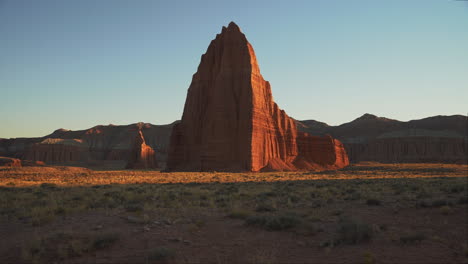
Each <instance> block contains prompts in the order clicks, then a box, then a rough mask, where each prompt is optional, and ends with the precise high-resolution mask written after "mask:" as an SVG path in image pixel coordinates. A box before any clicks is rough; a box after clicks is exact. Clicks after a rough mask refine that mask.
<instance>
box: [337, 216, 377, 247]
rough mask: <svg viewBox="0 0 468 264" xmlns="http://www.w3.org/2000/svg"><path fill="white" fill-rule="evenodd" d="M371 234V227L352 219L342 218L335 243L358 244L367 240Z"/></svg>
mask: <svg viewBox="0 0 468 264" xmlns="http://www.w3.org/2000/svg"><path fill="white" fill-rule="evenodd" d="M372 235H373V231H372V227H371V226H370V225H368V224H366V223H363V222H360V221H357V220H354V219H342V220H341V221H340V223H339V225H338V230H337V237H336V239H335V241H334V242H335V244H341V243H344V244H358V243H362V242H368V241H370V240H371V238H372Z"/></svg>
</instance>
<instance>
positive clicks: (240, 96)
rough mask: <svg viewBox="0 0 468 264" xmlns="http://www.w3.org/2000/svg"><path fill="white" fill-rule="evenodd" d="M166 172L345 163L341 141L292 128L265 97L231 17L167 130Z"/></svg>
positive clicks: (317, 166) (246, 45) (255, 65)
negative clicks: (176, 119) (179, 115)
mask: <svg viewBox="0 0 468 264" xmlns="http://www.w3.org/2000/svg"><path fill="white" fill-rule="evenodd" d="M168 154H169V156H168V161H167V170H169V171H253V172H256V171H293V170H323V169H339V168H342V167H345V166H347V165H348V164H349V161H348V157H347V155H346V152H345V149H344V147H343V144H341V142H340V141H338V140H336V139H333V138H331V137H330V136H325V137H317V136H312V135H309V134H307V133H304V132H298V131H297V129H296V124H295V121H294V120H293V119H292V118H290V117H289V116H288V115H287V114H286V113H285V112H284V111H283V110H281V109H280V108H279V107H278V105H277V104H276V103H275V102H274V101H273V96H272V93H271V87H270V83H269V82H268V81H265V80H264V79H263V77H262V75H261V74H260V69H259V66H258V63H257V59H256V56H255V52H254V50H253V48H252V46H251V45H250V43H249V42H248V41H247V39H246V37H245V35H244V34H243V33H242V32H241V30H240V28H239V27H238V26H237V25H236V24H235V23H234V22H231V23H230V24H229V26H228V27H227V28H226V27H223V29H222V32H221V33H220V34H217V35H216V38H215V39H214V40H212V41H211V43H210V45H209V47H208V50H207V51H206V53H205V54H203V55H202V57H201V62H200V65H199V66H198V70H197V72H196V73H195V74H194V75H193V78H192V83H191V84H190V87H189V89H188V93H187V99H186V102H185V107H184V112H183V115H182V120H181V122H180V123H178V124H176V125H175V126H174V128H173V130H172V135H171V139H170V148H169V153H168Z"/></svg>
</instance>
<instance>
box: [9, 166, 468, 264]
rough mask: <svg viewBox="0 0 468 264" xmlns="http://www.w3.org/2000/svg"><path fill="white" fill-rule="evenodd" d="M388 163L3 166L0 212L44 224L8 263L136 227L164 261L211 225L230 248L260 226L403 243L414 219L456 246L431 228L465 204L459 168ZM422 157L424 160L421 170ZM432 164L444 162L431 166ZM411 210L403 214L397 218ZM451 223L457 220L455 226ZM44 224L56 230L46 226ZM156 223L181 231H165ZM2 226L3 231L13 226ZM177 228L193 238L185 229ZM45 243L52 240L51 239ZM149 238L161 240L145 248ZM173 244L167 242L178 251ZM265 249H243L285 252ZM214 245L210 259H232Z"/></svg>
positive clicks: (90, 244)
mask: <svg viewBox="0 0 468 264" xmlns="http://www.w3.org/2000/svg"><path fill="white" fill-rule="evenodd" d="M395 166H396V165H391V164H385V165H384V164H379V165H378V166H376V167H379V168H378V169H375V168H374V167H372V166H371V165H369V164H367V165H366V166H361V165H356V166H353V167H351V168H347V169H344V170H339V171H335V172H327V173H316V172H281V173H224V172H215V173H212V172H210V173H202V172H201V173H178V172H177V173H163V172H156V171H89V170H86V169H81V168H63V169H59V167H41V168H40V169H41V170H38V169H35V168H34V167H25V168H12V169H10V168H9V169H0V221H1V222H3V224H4V225H10V223H13V224H17V225H22V226H23V227H24V228H29V229H34V230H43V231H41V232H39V233H37V234H36V233H35V235H34V237H33V238H31V239H29V240H27V243H26V242H17V243H20V244H21V245H22V249H21V254H18V255H21V256H22V258H21V259H16V260H17V261H13V262H28V263H29V262H31V263H35V262H36V263H37V262H39V263H50V262H52V263H53V262H66V261H64V260H67V259H70V258H78V259H79V260H81V258H87V257H90V256H93V255H94V254H99V253H100V252H117V251H118V250H121V249H122V247H120V244H126V243H128V240H129V237H130V238H131V237H133V236H138V237H140V236H141V237H142V240H140V239H139V240H138V242H134V243H143V242H140V241H146V239H150V240H157V242H156V243H155V242H153V243H150V244H148V245H146V244H143V245H141V244H140V247H144V251H143V252H146V253H141V255H143V257H144V256H146V259H147V260H148V262H149V263H151V262H167V261H172V260H173V259H174V260H175V261H176V262H179V261H180V262H184V261H187V260H186V259H184V257H185V254H186V252H185V251H184V249H188V248H191V247H192V245H197V246H199V245H200V244H201V245H205V244H206V243H211V242H206V241H205V240H202V241H200V240H199V241H195V242H194V241H193V240H197V239H198V238H202V237H204V236H205V234H206V233H209V232H222V233H219V234H217V235H216V236H214V235H212V236H210V237H209V241H211V240H213V239H214V240H216V239H227V238H229V239H231V237H237V240H235V241H234V240H233V241H232V245H231V246H232V247H236V246H238V245H243V243H253V242H251V241H250V242H249V241H248V240H246V242H244V240H242V239H240V238H239V236H250V234H251V233H252V236H256V235H258V234H259V233H260V234H267V235H268V236H271V237H270V238H269V239H270V240H271V239H272V240H274V239H278V237H281V238H285V237H288V236H291V237H292V236H293V237H294V241H293V242H291V241H290V243H293V245H295V243H297V247H298V248H300V247H308V248H310V249H311V250H319V251H320V252H328V251H329V250H334V249H333V248H335V247H349V246H350V245H352V247H357V248H362V247H364V245H361V244H365V243H373V244H374V243H377V244H378V243H381V241H387V242H389V241H392V243H395V244H401V245H411V244H415V243H419V242H421V241H424V240H426V235H425V234H424V233H421V232H415V233H412V232H410V233H406V232H405V231H406V230H412V228H413V227H414V226H415V223H418V221H419V222H423V223H425V225H427V228H431V227H435V228H434V230H435V231H434V233H432V232H431V233H430V234H428V235H430V237H431V238H432V237H437V240H436V239H431V240H430V241H431V242H433V243H444V244H449V245H455V246H453V247H455V249H454V250H457V252H463V248H462V246H461V245H462V243H460V242H459V240H454V238H453V237H452V236H454V234H453V233H450V234H449V233H445V232H442V231H439V230H443V229H440V228H437V227H440V226H438V225H440V224H441V223H447V224H449V225H450V226H451V225H452V223H459V222H461V218H463V219H465V218H464V217H466V214H463V213H461V212H464V211H465V210H466V206H467V201H468V198H467V197H468V188H466V187H465V185H466V180H467V177H466V173H467V172H468V167H467V166H459V165H431V164H429V165H428V164H424V165H419V164H418V165H413V164H408V165H401V164H400V165H398V166H399V169H398V170H397V169H395ZM405 166H406V169H405ZM424 166H427V168H428V169H423V168H424ZM436 166H445V167H446V168H450V170H436V171H438V173H433V172H431V168H434V169H435V168H436ZM353 168H354V169H353ZM42 169H44V170H43V171H42ZM331 177H332V178H331ZM94 215H101V216H102V215H105V216H106V217H108V218H105V219H111V220H110V221H112V223H113V224H118V225H120V226H121V227H122V228H125V230H124V231H125V232H122V233H116V232H115V231H111V230H110V229H109V226H108V224H107V223H106V222H93V221H94V220H93V219H94V218H93V217H94ZM381 216H384V218H381ZM423 216H424V217H425V218H423ZM77 217H78V218H80V219H81V218H83V217H85V218H86V219H88V221H90V223H91V224H90V225H89V226H88V225H83V226H86V227H85V230H80V231H82V232H76V231H75V230H73V229H65V228H66V226H67V225H68V224H69V223H70V221H72V219H75V218H77ZM358 219H359V220H358ZM393 219H397V221H396V222H393ZM428 219H430V220H431V221H429V220H428ZM408 220H410V221H409V222H411V224H410V223H408V224H406V221H408ZM413 220H414V222H413ZM77 221H78V220H77ZM96 221H97V220H96ZM113 224H110V225H113ZM229 225H232V226H231V227H234V228H236V229H235V230H236V231H235V233H234V234H232V233H230V232H231V230H230V229H229ZM444 225H445V224H444ZM456 228H459V229H461V230H466V229H463V227H461V226H460V225H457V226H456ZM51 229H52V230H56V231H57V232H56V233H53V234H50V230H51ZM81 229H83V227H81ZM113 230H115V229H113ZM165 230H172V232H178V233H179V235H174V238H171V237H169V238H171V240H170V241H169V240H166V237H165V236H167V234H165V232H166V231H165ZM174 230H176V231H174ZM424 230H426V229H424ZM265 231H271V232H265ZM278 231H280V232H278ZM153 232H154V233H153ZM244 232H245V233H244ZM262 232H263V233H262ZM59 233H62V234H59ZM459 233H460V234H462V233H463V232H459ZM145 234H148V235H146V236H145ZM0 235H2V237H6V239H9V236H10V235H9V234H5V235H3V234H0ZM185 235H187V236H192V237H190V238H185V237H184V236H185ZM458 235H459V234H458V233H457V234H455V236H458ZM180 236H182V237H180ZM143 238H144V239H143ZM158 239H159V240H158ZM130 240H131V239H130ZM171 241H177V242H176V243H175V242H171ZM49 243H54V244H58V245H59V246H57V247H51V246H49ZM212 243H216V242H212ZM457 243H458V244H457ZM221 244H222V243H221ZM155 245H158V247H156V248H154V246H155ZM456 245H460V246H456ZM215 246H217V245H215ZM318 246H320V247H322V249H321V248H320V247H318ZM374 246H375V245H373V247H374ZM292 247H294V246H292ZM151 248H154V249H151ZM170 248H175V249H176V250H177V254H174V252H175V249H170ZM376 248H378V246H376ZM401 248H408V247H401ZM163 249H166V251H165V250H163ZM142 250H143V248H142ZM179 251H181V252H179ZM270 251H271V252H270ZM270 251H265V250H264V249H263V248H258V250H257V249H256V250H255V251H254V252H253V251H249V253H248V254H245V256H242V258H241V260H242V261H241V262H247V261H253V260H264V262H266V263H267V262H270V263H274V262H276V261H283V260H284V259H283V258H282V255H281V253H278V252H276V251H275V250H270ZM158 252H159V253H158ZM183 252H185V253H183ZM363 252H364V251H359V252H357V253H356V256H355V257H356V258H355V259H357V260H361V261H364V262H367V263H373V262H376V259H375V257H374V256H373V255H372V254H370V253H369V254H370V255H369V254H368V255H365V256H364V260H363V254H364V253H363ZM0 253H2V252H0ZM276 253H278V254H276ZM139 254H140V253H139ZM145 254H146V255H145ZM219 254H220V255H219V256H216V257H215V258H212V259H210V260H211V261H213V262H216V261H218V260H226V261H227V262H228V261H229V260H230V258H229V257H226V256H225V255H222V254H221V253H219ZM314 254H319V253H317V252H315V253H314ZM179 258H180V259H179ZM1 259H2V258H1V257H0V260H1ZM79 260H78V261H77V262H80V261H79ZM198 260H200V261H201V262H202V261H206V260H205V259H203V258H200V259H197V261H198ZM10 262H12V261H10Z"/></svg>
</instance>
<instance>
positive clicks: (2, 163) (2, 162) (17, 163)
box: [0, 157, 21, 168]
mask: <svg viewBox="0 0 468 264" xmlns="http://www.w3.org/2000/svg"><path fill="white" fill-rule="evenodd" d="M0 167H10V168H15V167H21V160H19V159H15V158H9V157H0Z"/></svg>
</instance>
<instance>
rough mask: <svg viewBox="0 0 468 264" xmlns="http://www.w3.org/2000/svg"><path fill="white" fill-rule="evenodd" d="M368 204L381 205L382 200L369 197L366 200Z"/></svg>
mask: <svg viewBox="0 0 468 264" xmlns="http://www.w3.org/2000/svg"><path fill="white" fill-rule="evenodd" d="M366 204H367V205H376V206H377V205H381V204H382V202H381V201H380V200H377V199H367V201H366Z"/></svg>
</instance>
